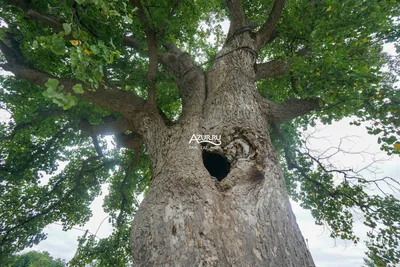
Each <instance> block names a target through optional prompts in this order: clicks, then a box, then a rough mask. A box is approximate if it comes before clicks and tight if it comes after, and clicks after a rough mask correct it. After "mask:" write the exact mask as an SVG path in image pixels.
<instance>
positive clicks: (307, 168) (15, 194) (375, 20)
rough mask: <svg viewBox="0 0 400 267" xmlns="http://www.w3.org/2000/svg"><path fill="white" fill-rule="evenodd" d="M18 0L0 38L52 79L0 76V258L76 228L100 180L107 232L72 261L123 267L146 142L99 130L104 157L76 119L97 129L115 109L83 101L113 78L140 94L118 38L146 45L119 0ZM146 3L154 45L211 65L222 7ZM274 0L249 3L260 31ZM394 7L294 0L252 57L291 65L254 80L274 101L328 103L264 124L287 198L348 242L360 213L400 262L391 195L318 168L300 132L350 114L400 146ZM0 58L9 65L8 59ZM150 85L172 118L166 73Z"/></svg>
mask: <svg viewBox="0 0 400 267" xmlns="http://www.w3.org/2000/svg"><path fill="white" fill-rule="evenodd" d="M10 2H11V4H10ZM12 2H13V1H6V0H1V1H0V5H1V6H0V17H1V18H2V21H1V23H2V26H4V27H2V28H1V30H0V40H3V41H4V42H6V41H7V40H8V39H7V38H6V37H7V36H8V35H12V36H13V38H14V39H15V41H16V42H17V43H18V45H19V48H20V50H21V53H22V54H23V56H24V58H25V59H26V60H27V61H28V62H29V64H30V65H32V66H33V67H35V68H37V69H38V70H40V71H42V72H46V73H49V74H51V75H53V76H55V77H58V78H59V79H54V78H50V79H48V80H47V83H46V88H45V89H43V88H39V87H38V86H35V85H33V84H31V83H29V82H26V81H21V80H17V79H16V78H15V77H12V76H9V75H6V74H4V75H3V77H2V80H1V82H2V88H1V90H2V91H1V94H0V103H1V106H0V108H1V109H3V110H6V112H8V113H9V114H10V116H11V118H10V120H9V121H5V122H2V123H1V125H0V134H1V135H0V142H1V146H0V183H1V187H0V206H1V207H5V208H4V209H2V210H1V211H0V215H1V216H0V217H1V223H0V236H1V237H0V245H1V246H0V258H2V259H4V261H5V260H6V259H8V260H11V257H12V256H11V255H12V254H13V253H16V252H18V251H21V250H22V249H24V248H25V247H29V246H32V245H33V244H37V243H38V242H40V241H41V240H43V239H44V238H45V237H46V236H45V235H44V234H43V232H42V230H43V228H44V227H45V226H46V225H48V224H50V223H52V222H55V221H61V222H62V224H63V226H64V229H65V230H67V229H71V227H73V226H74V225H83V224H84V223H85V222H87V221H88V219H89V218H90V216H91V211H90V209H89V204H90V203H91V202H92V201H93V199H94V198H95V197H96V196H98V195H100V194H101V185H102V184H108V185H109V193H108V195H107V196H106V197H105V200H104V201H105V202H104V207H105V210H106V211H107V212H108V213H109V214H110V221H111V223H112V225H113V226H114V232H113V233H112V235H111V236H110V237H108V238H105V239H101V240H99V239H98V238H97V237H96V236H95V234H89V235H88V236H85V237H84V238H81V239H80V240H79V251H78V254H77V256H76V257H75V258H74V259H73V260H72V261H71V264H72V265H74V266H84V265H85V264H89V263H90V262H92V263H93V264H94V262H96V264H98V265H99V266H124V265H126V264H128V263H129V262H130V252H129V251H130V248H129V229H130V221H131V219H132V218H133V216H134V213H135V211H136V209H137V205H138V203H137V198H138V196H139V195H141V194H144V193H145V191H146V189H147V188H148V186H149V185H150V176H151V171H150V161H149V159H148V157H147V154H146V151H145V149H144V148H143V147H142V148H141V150H139V151H132V150H130V149H123V148H119V147H112V148H110V147H108V145H107V142H106V139H105V138H104V135H100V136H99V146H100V150H101V152H102V153H100V154H99V151H98V148H96V145H95V144H94V141H93V140H94V139H93V138H92V137H91V136H87V135H85V134H84V131H83V129H82V122H83V121H85V122H89V124H90V125H100V124H102V123H105V121H106V119H105V118H107V117H110V116H113V117H116V118H118V117H119V116H120V115H119V114H114V113H112V112H110V111H108V110H105V109H103V108H100V107H98V106H95V105H93V104H90V103H88V102H85V101H83V100H81V99H79V96H80V95H82V94H85V93H87V92H88V91H95V90H98V89H99V88H100V87H101V86H106V87H107V84H108V85H112V86H114V87H116V88H119V89H120V90H121V91H125V92H131V93H132V94H133V95H137V96H140V97H143V98H146V97H147V90H146V85H147V81H146V73H147V70H148V66H149V60H148V58H147V57H146V54H147V48H144V49H136V50H135V49H133V48H132V47H127V46H126V45H125V44H124V42H123V38H121V37H122V36H128V37H135V39H136V41H137V44H138V46H140V47H146V45H145V43H146V38H145V34H144V27H143V25H142V23H141V21H140V19H139V16H138V10H137V8H136V7H134V6H133V5H132V4H131V3H130V1H125V0H114V1H104V0H75V1H54V0H46V1H45V0H37V1H23V0H21V1H15V3H12ZM21 3H22V6H21V5H20V4H21ZM142 3H144V4H145V6H146V10H145V12H146V14H147V15H148V16H149V17H150V18H151V23H152V25H153V27H154V28H156V29H157V30H158V31H157V32H158V36H157V37H158V43H159V45H158V49H159V51H164V50H165V48H164V47H162V46H161V45H160V44H162V43H166V42H172V43H175V44H176V45H177V46H178V47H179V48H182V49H183V50H185V51H187V52H188V53H189V54H190V55H192V56H193V57H194V58H195V60H196V61H197V62H198V63H199V65H200V66H201V67H202V68H203V69H204V70H207V69H208V68H209V67H210V66H211V65H212V62H213V59H214V58H215V55H216V54H217V52H218V49H220V48H221V46H222V45H223V43H224V40H225V34H224V32H223V30H222V28H223V27H222V25H223V24H222V21H224V20H226V19H229V14H228V12H227V10H226V9H225V6H224V4H225V1H216V0H207V1H206V0H198V1H179V0H178V1H167V0H162V1H160V0H157V1H156V0H146V1H142ZM272 3H273V1H272V0H268V1H260V0H257V1H250V0H246V1H243V8H244V10H245V12H246V15H247V16H248V18H249V20H251V21H252V22H253V23H254V24H255V25H256V28H259V25H261V24H262V23H263V22H264V21H265V20H266V16H267V14H268V12H265V11H269V10H270V9H271V6H272ZM26 5H28V7H26ZM26 8H28V9H32V10H34V11H35V12H37V13H38V14H42V15H43V16H47V17H48V18H50V19H54V20H55V21H57V23H61V27H59V26H57V27H58V28H56V29H55V28H54V27H51V26H49V25H44V24H43V21H40V19H39V20H37V19H33V18H34V17H33V16H32V15H31V16H29V15H27V14H26V12H25V9H26ZM399 8H400V7H399V6H398V4H397V3H396V1H394V0H383V1H381V0H371V1H363V0H352V1H339V0H324V1H305V0H289V1H287V5H286V8H285V9H284V13H283V15H282V18H281V19H280V21H279V24H278V30H279V31H278V32H279V33H278V35H277V37H276V38H275V40H274V41H273V42H272V43H270V44H269V45H268V46H266V47H265V48H264V49H263V50H262V51H260V53H259V55H258V59H257V60H258V62H264V61H270V60H281V61H284V62H289V63H290V66H291V71H290V73H287V74H285V75H283V76H280V77H275V78H272V79H265V80H262V81H259V82H258V83H257V85H258V89H259V91H260V93H261V94H262V95H263V96H265V97H266V98H268V99H270V100H272V101H275V102H277V103H282V102H284V101H286V100H288V99H290V98H298V99H308V98H314V97H318V98H319V99H320V102H321V105H322V109H321V110H319V111H317V112H314V113H312V114H309V115H306V116H303V117H302V118H299V119H297V120H295V121H292V122H287V123H282V124H280V125H275V128H273V129H275V130H273V131H272V132H271V133H272V135H273V139H274V140H273V141H274V144H275V147H276V149H277V150H278V151H279V153H280V155H281V159H282V162H283V163H284V171H285V175H286V183H287V188H288V191H289V193H290V195H291V197H292V198H293V199H294V200H296V201H298V202H300V203H301V205H302V206H303V207H304V208H306V209H309V210H311V212H312V214H313V216H314V217H315V219H316V223H317V224H323V223H325V224H327V225H328V226H329V227H330V229H331V236H332V237H340V238H343V239H349V240H352V241H353V242H354V243H356V242H359V238H358V237H357V236H356V235H355V233H354V231H353V223H354V217H353V212H352V211H353V209H355V208H356V209H359V210H361V212H362V213H363V216H364V217H363V218H364V224H365V225H366V226H368V227H370V228H371V231H370V232H369V234H368V235H369V237H370V240H369V241H368V243H367V244H368V247H369V252H368V256H369V257H370V258H371V259H372V260H373V261H374V262H375V263H376V264H377V265H378V266H381V264H382V263H383V262H384V263H385V264H388V265H390V264H393V265H394V264H395V263H398V262H399V259H400V251H399V246H398V242H399V240H400V225H399V221H400V210H399V200H398V199H396V198H394V197H393V196H392V195H390V194H387V195H384V196H382V195H369V194H367V193H366V191H365V187H366V186H368V185H370V184H371V183H373V182H371V179H369V178H368V177H366V178H364V177H360V176H358V175H354V173H349V172H344V174H343V173H341V176H340V177H339V178H340V179H339V182H338V179H334V178H335V177H334V171H333V169H332V168H331V169H330V168H328V167H326V166H325V167H324V165H321V164H319V163H320V161H319V160H320V159H319V158H316V157H315V155H314V157H313V154H312V153H310V151H308V150H307V149H306V146H305V144H306V141H305V140H304V138H303V137H302V136H301V131H302V129H304V128H306V127H307V126H310V125H311V126H312V125H315V124H316V123H317V122H318V121H321V122H322V123H325V124H329V123H331V122H332V121H335V120H340V119H343V118H346V117H351V118H352V119H354V122H353V124H355V125H361V123H362V122H367V123H370V125H369V126H368V128H367V131H368V132H369V133H370V134H372V135H377V137H378V142H379V143H380V144H381V146H382V150H384V151H385V152H387V153H388V154H394V155H399V154H400V137H399V136H400V131H399V122H400V93H399V90H398V89H397V88H395V87H394V84H395V82H396V81H398V76H396V75H399V67H398V66H399V62H398V59H397V58H395V57H393V56H391V55H387V54H385V53H383V52H382V47H383V44H384V43H392V44H394V45H395V47H396V48H397V49H398V50H399V49H400V48H399V47H400V46H399V36H400V30H399V29H400V28H399V27H398V17H399V15H400V14H399ZM257 25H258V26H257ZM300 50H302V51H306V52H307V53H305V54H300V53H298V52H299V51H300ZM0 59H1V61H2V62H4V57H3V55H1V58H0ZM385 64H387V67H388V71H386V72H385V71H383V70H382V66H384V65H385ZM63 78H68V79H74V81H76V82H75V83H74V86H73V88H72V90H73V91H72V92H66V91H65V88H63V86H62V85H59V84H60V81H61V79H63ZM156 82H157V105H158V107H159V109H160V110H161V111H162V112H163V114H164V115H165V117H166V118H168V119H169V120H171V121H172V122H173V121H176V120H177V119H178V118H179V115H180V112H181V96H180V95H179V90H178V87H177V85H176V83H175V82H174V79H173V77H171V75H170V74H169V73H167V72H166V71H165V70H164V69H161V68H160V69H159V70H158V76H157V80H156ZM60 107H62V108H60ZM115 142H117V139H115ZM139 155H140V156H141V157H140V158H141V159H140V162H136V159H137V157H138V156H139ZM63 166H65V167H63ZM59 169H60V171H59ZM346 175H347V176H346ZM48 176H51V178H47V177H48ZM350 176H352V177H356V178H354V179H353V180H352V179H350V178H349V177H350ZM349 181H350V182H349ZM21 203H23V205H21ZM111 255H112V257H111Z"/></svg>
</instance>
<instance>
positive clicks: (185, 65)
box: [160, 44, 205, 117]
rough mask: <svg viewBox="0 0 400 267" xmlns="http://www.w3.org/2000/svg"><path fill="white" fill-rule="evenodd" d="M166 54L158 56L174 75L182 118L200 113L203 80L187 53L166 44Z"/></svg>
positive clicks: (203, 87)
mask: <svg viewBox="0 0 400 267" xmlns="http://www.w3.org/2000/svg"><path fill="white" fill-rule="evenodd" d="M165 47H166V49H167V52H165V53H163V54H162V55H161V56H160V62H161V63H162V64H163V65H164V66H165V67H166V68H167V70H168V71H169V72H171V73H172V74H174V75H175V77H176V78H177V83H178V87H179V93H180V96H181V98H182V113H183V114H182V117H184V116H186V115H187V114H188V113H190V114H193V113H196V112H200V111H201V106H202V103H203V102H204V100H205V78H204V74H203V73H202V71H201V70H200V69H199V68H198V66H197V64H196V63H195V62H194V60H193V59H192V58H191V57H190V55H189V54H188V53H185V52H183V51H182V50H180V49H179V48H178V47H176V46H175V45H174V44H167V45H166V46H165Z"/></svg>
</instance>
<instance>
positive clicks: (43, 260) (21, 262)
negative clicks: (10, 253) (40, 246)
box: [8, 251, 66, 267]
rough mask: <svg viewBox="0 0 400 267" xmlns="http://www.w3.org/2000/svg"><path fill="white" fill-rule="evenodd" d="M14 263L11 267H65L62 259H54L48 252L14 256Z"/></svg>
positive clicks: (31, 252)
mask: <svg viewBox="0 0 400 267" xmlns="http://www.w3.org/2000/svg"><path fill="white" fill-rule="evenodd" d="M12 261H13V263H12V264H10V265H8V266H9V267H43V266H46V267H64V266H66V265H65V263H64V262H63V261H62V260H60V259H53V257H51V256H50V254H49V253H48V252H47V251H44V252H37V251H29V252H27V253H24V254H21V255H18V256H14V257H13V260H12Z"/></svg>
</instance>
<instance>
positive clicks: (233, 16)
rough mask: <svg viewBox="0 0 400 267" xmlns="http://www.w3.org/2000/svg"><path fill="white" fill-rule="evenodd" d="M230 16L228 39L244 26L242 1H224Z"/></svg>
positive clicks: (244, 17)
mask: <svg viewBox="0 0 400 267" xmlns="http://www.w3.org/2000/svg"><path fill="white" fill-rule="evenodd" d="M226 6H227V7H228V10H229V14H230V21H231V23H230V26H229V32H228V38H229V37H231V36H232V35H233V34H234V33H235V32H236V31H237V30H238V29H240V28H242V27H244V26H246V24H247V19H246V16H245V14H244V11H243V7H242V0H226Z"/></svg>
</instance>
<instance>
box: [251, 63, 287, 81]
mask: <svg viewBox="0 0 400 267" xmlns="http://www.w3.org/2000/svg"><path fill="white" fill-rule="evenodd" d="M255 70H256V77H255V80H256V81H259V80H263V79H269V78H276V77H279V76H283V75H285V74H288V73H289V72H290V64H289V62H287V61H281V60H272V61H268V62H264V63H260V64H256V65H255Z"/></svg>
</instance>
